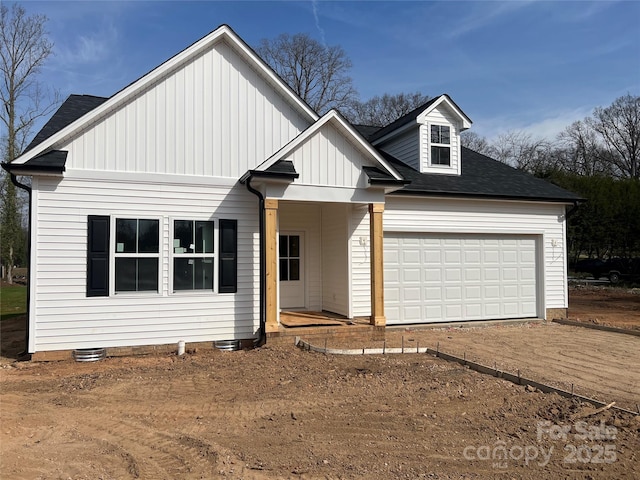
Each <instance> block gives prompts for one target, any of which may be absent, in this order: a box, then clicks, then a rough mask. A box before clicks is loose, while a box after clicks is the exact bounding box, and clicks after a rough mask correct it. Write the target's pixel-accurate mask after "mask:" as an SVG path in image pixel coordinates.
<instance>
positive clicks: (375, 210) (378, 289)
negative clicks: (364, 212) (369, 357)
mask: <svg viewBox="0 0 640 480" xmlns="http://www.w3.org/2000/svg"><path fill="white" fill-rule="evenodd" d="M382 212H384V203H370V204H369V242H370V244H371V255H370V256H371V325H375V326H382V327H383V326H385V325H386V323H387V319H386V318H385V316H384V276H383V268H384V265H383V258H382V256H383V255H382V251H383V250H382V249H383V245H382V241H383V233H382Z"/></svg>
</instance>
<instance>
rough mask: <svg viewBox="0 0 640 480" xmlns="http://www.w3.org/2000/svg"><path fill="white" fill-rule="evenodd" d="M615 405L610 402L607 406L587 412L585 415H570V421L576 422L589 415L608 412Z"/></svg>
mask: <svg viewBox="0 0 640 480" xmlns="http://www.w3.org/2000/svg"><path fill="white" fill-rule="evenodd" d="M615 404H616V402H611V403H610V404H609V405H605V406H604V407H600V408H598V409H596V410H594V411H593V412H587V413H580V414H576V415H572V416H571V419H572V420H577V419H578V418H585V417H590V416H591V415H597V414H598V413H602V412H604V411H605V410H609V409H610V408H611V407H613V406H614V405H615Z"/></svg>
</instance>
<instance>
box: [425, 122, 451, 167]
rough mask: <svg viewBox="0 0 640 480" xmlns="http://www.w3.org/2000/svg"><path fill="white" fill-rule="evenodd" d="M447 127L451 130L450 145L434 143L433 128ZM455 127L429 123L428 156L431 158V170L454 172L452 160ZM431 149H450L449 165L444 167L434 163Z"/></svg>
mask: <svg viewBox="0 0 640 480" xmlns="http://www.w3.org/2000/svg"><path fill="white" fill-rule="evenodd" d="M432 126H434V127H447V128H448V129H449V143H436V142H432V141H431V127H432ZM453 131H454V129H453V126H452V125H450V124H444V123H436V122H429V123H427V135H428V136H429V137H428V138H429V147H428V152H427V155H428V156H429V167H430V168H438V169H443V170H454V168H453V166H452V163H453V162H452V158H453V154H452V151H453V142H452V141H451V140H452V137H453ZM431 147H446V148H448V149H449V165H442V164H439V163H433V155H432V153H431Z"/></svg>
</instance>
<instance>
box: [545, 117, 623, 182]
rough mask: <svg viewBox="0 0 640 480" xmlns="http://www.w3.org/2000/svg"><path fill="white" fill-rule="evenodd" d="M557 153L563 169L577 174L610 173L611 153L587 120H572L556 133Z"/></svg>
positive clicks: (611, 171) (611, 169)
mask: <svg viewBox="0 0 640 480" xmlns="http://www.w3.org/2000/svg"><path fill="white" fill-rule="evenodd" d="M558 143H559V146H558V149H557V152H556V153H557V155H558V156H559V157H560V159H559V164H560V165H561V167H562V169H563V170H566V171H568V172H570V173H575V174H577V175H584V176H593V175H611V174H612V173H613V168H612V167H613V165H612V163H611V155H610V154H609V152H608V151H607V150H606V149H605V148H604V145H603V144H602V142H601V141H600V139H599V136H598V134H597V132H596V131H595V130H594V129H593V128H592V127H591V126H590V122H588V121H586V120H585V121H577V122H573V123H572V124H571V125H569V126H568V127H567V128H565V129H564V130H563V131H562V132H561V133H560V134H559V135H558Z"/></svg>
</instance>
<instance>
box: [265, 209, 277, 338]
mask: <svg viewBox="0 0 640 480" xmlns="http://www.w3.org/2000/svg"><path fill="white" fill-rule="evenodd" d="M264 210H265V212H264V214H265V228H264V234H265V237H266V238H265V246H266V252H265V257H266V258H265V267H266V268H265V270H266V277H267V278H266V287H267V288H266V290H267V298H266V303H267V312H266V321H265V323H266V330H267V332H277V331H278V249H277V241H276V240H277V237H276V236H277V233H278V200H273V199H269V198H267V199H265V201H264Z"/></svg>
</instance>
